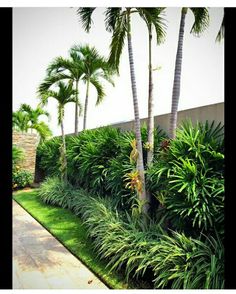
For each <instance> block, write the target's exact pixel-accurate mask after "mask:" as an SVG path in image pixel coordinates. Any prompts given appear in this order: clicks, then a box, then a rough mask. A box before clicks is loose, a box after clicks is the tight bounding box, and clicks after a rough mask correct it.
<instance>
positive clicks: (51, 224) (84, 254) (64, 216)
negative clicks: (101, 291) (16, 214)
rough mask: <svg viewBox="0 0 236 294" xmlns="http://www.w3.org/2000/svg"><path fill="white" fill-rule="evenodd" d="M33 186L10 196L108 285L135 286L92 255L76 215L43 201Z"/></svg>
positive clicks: (91, 249)
mask: <svg viewBox="0 0 236 294" xmlns="http://www.w3.org/2000/svg"><path fill="white" fill-rule="evenodd" d="M37 190H38V189H34V190H32V191H17V192H15V193H13V198H14V200H15V201H16V202H17V203H18V204H19V205H20V206H21V207H22V208H24V209H25V210H26V211H27V212H28V213H29V214H30V215H31V216H32V217H34V218H35V219H36V220H37V221H38V222H39V223H40V224H41V225H42V226H43V227H44V228H45V229H46V230H48V231H49V232H50V233H51V234H52V235H53V236H54V237H55V238H56V239H57V240H59V241H60V242H61V243H62V244H63V245H64V246H65V247H66V248H67V249H68V250H69V251H70V252H71V253H72V254H73V255H74V256H76V257H77V258H78V259H79V260H80V261H81V262H82V263H84V264H85V265H86V266H87V267H88V268H89V269H90V270H91V271H92V272H93V273H94V274H95V275H96V276H97V277H98V278H99V279H100V280H101V281H102V282H103V283H104V284H106V285H107V286H108V287H109V288H110V289H135V285H134V284H133V283H129V284H127V283H125V282H124V276H122V275H121V274H119V273H115V272H110V271H109V269H108V268H106V263H105V262H104V261H102V260H100V259H99V258H98V257H97V256H96V254H95V252H94V249H93V247H92V242H91V239H89V238H88V236H87V234H86V228H85V226H84V225H83V223H82V221H81V220H80V218H78V217H77V216H75V215H74V214H73V213H72V212H71V211H69V210H67V209H63V208H61V207H55V206H49V205H47V204H44V203H43V202H42V201H41V200H40V198H39V197H38V194H37ZM136 289H137V288H136Z"/></svg>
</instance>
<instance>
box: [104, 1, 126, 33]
mask: <svg viewBox="0 0 236 294" xmlns="http://www.w3.org/2000/svg"><path fill="white" fill-rule="evenodd" d="M121 10H122V8H121V7H116V8H115V7H108V8H107V9H106V11H105V27H106V30H107V31H108V32H112V31H114V29H115V25H116V21H117V19H118V18H119V17H120V12H121Z"/></svg>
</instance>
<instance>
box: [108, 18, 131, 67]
mask: <svg viewBox="0 0 236 294" xmlns="http://www.w3.org/2000/svg"><path fill="white" fill-rule="evenodd" d="M127 32H128V23H127V19H126V15H122V16H120V17H119V18H118V19H117V21H116V24H115V27H114V30H113V35H112V41H111V44H110V56H109V59H108V63H109V64H110V65H111V67H114V68H115V69H116V70H117V72H119V64H120V57H121V53H122V49H123V47H124V43H125V37H126V34H127Z"/></svg>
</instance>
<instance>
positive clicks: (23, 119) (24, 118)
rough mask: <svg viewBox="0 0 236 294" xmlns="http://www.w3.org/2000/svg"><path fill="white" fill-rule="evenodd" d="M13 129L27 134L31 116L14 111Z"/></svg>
mask: <svg viewBox="0 0 236 294" xmlns="http://www.w3.org/2000/svg"><path fill="white" fill-rule="evenodd" d="M12 127H13V129H14V130H15V131H17V132H27V131H28V129H29V116H28V115H27V114H26V113H23V112H22V111H19V110H17V111H14V112H13V114H12Z"/></svg>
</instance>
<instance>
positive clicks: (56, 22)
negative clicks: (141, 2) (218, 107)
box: [13, 7, 224, 135]
mask: <svg viewBox="0 0 236 294" xmlns="http://www.w3.org/2000/svg"><path fill="white" fill-rule="evenodd" d="M104 10H105V9H104V8H101V7H99V8H97V10H96V11H95V13H94V18H93V22H94V24H93V26H92V29H91V31H90V33H89V34H88V33H86V32H84V30H83V28H82V26H81V24H80V22H79V20H78V16H77V15H76V8H70V7H60V8H59V7H30V8H29V7H14V8H13V111H15V110H17V109H18V108H19V106H20V104H21V103H27V104H30V105H31V106H32V107H36V105H37V104H38V103H39V101H40V100H39V98H37V88H38V86H39V84H40V83H41V82H42V81H43V79H44V78H45V76H46V69H47V66H48V65H49V63H50V62H51V61H52V60H53V59H54V58H55V57H58V56H62V57H65V58H66V57H68V51H69V49H70V48H71V47H72V46H73V45H75V44H89V45H91V46H95V47H96V48H97V50H98V51H99V53H100V54H102V55H104V56H108V55H109V44H110V41H111V33H108V32H106V30H105V27H104V14H103V13H104ZM209 12H210V26H209V28H208V29H207V30H206V31H205V32H204V33H203V34H202V36H201V37H199V38H198V37H195V36H193V35H191V34H190V29H191V26H192V24H193V15H192V13H191V11H189V12H188V14H187V16H186V26H185V36H184V48H183V65H182V80H181V94H180V101H179V110H183V109H188V108H193V107H198V106H203V105H208V104H213V103H218V102H223V101H224V42H221V43H216V42H215V37H216V35H217V32H218V30H219V27H220V24H221V21H222V17H223V8H221V7H219V8H213V7H210V8H209ZM180 13H181V8H179V7H177V8H174V7H168V8H167V9H166V12H165V15H164V18H165V19H166V21H167V22H166V24H167V33H166V40H165V43H164V44H162V45H159V46H157V45H156V44H155V39H154V42H153V46H152V50H153V67H157V66H160V67H161V69H160V70H158V71H154V72H153V82H154V113H155V115H159V114H164V113H169V112H170V110H171V98H172V86H173V79H174V65H175V56H176V50H177V41H178V30H179V23H180ZM131 21H132V23H131V30H132V42H133V50H134V52H133V53H134V65H135V74H136V83H137V92H138V100H139V112H140V117H141V118H143V117H146V116H147V100H148V34H147V28H146V26H145V23H144V22H143V21H142V20H141V19H140V18H139V17H138V16H137V15H133V16H132V20H131ZM114 81H115V87H113V86H112V85H109V84H107V83H104V86H105V91H106V97H105V99H104V102H103V103H102V104H101V105H99V106H95V102H96V92H95V91H94V89H92V87H91V95H90V97H89V106H88V118H87V127H88V128H95V127H98V126H103V125H109V124H112V123H116V122H121V121H128V120H132V119H134V112H133V100H132V93H131V84H130V72H129V63H128V49H127V44H126V43H125V46H124V48H123V53H122V57H121V63H120V75H119V76H116V77H114ZM79 89H80V100H81V102H82V103H83V102H84V99H85V86H84V85H83V84H82V83H81V84H80V86H79ZM46 109H47V110H48V111H49V112H50V114H51V119H50V121H49V126H50V128H51V129H52V131H53V134H54V135H59V134H60V128H59V126H58V125H57V104H56V101H54V99H51V101H49V103H48V105H47V107H46ZM44 120H45V121H47V120H46V119H44ZM82 124H83V118H82V117H80V119H79V130H81V129H82ZM73 131H74V105H73V104H68V105H66V108H65V132H66V133H72V132H73Z"/></svg>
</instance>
